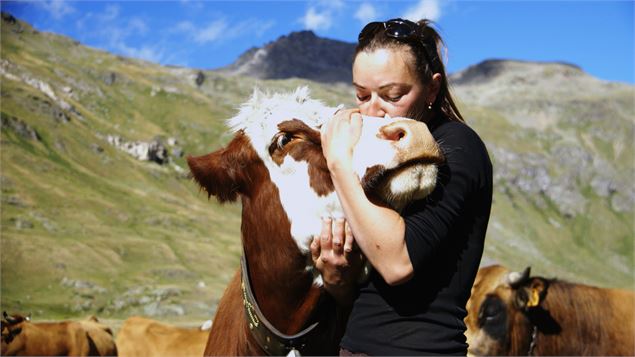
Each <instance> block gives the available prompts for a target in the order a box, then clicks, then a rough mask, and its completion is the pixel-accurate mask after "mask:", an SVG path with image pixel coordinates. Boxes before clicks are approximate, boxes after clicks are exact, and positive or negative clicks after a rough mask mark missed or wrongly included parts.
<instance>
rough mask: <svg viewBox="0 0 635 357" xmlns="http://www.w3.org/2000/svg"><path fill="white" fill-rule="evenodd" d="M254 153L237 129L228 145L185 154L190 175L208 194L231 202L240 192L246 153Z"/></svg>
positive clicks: (247, 155)
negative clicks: (194, 153) (194, 155)
mask: <svg viewBox="0 0 635 357" xmlns="http://www.w3.org/2000/svg"><path fill="white" fill-rule="evenodd" d="M249 150H251V152H253V149H251V145H250V144H249V140H248V139H247V138H246V136H245V135H244V133H243V132H242V131H241V132H238V133H237V134H236V136H235V137H234V139H233V140H232V141H231V142H230V143H229V144H228V145H227V147H225V148H222V149H219V150H217V151H215V152H213V153H211V154H207V155H203V156H197V157H193V156H188V157H187V164H188V166H189V167H190V172H191V174H192V177H193V178H194V179H195V180H196V182H198V184H199V185H201V187H202V188H203V189H205V191H207V194H208V196H215V197H216V199H218V201H219V202H221V203H223V202H226V201H230V202H233V201H235V200H236V198H237V197H238V194H240V193H243V192H242V188H243V187H244V181H245V180H244V176H245V175H246V173H245V167H247V166H248V165H249V162H248V161H249V160H250V159H249V156H253V155H255V154H251V153H250V152H249Z"/></svg>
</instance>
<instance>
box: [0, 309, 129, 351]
mask: <svg viewBox="0 0 635 357" xmlns="http://www.w3.org/2000/svg"><path fill="white" fill-rule="evenodd" d="M2 355H3V356H116V355H117V348H116V346H115V341H114V340H113V337H112V331H111V330H110V328H108V327H107V326H105V325H103V324H101V323H99V321H98V320H97V318H95V317H90V318H89V319H87V320H84V321H61V322H39V323H33V322H31V321H30V320H29V319H26V318H24V316H21V315H15V316H9V315H8V314H7V313H6V312H4V313H3V319H2Z"/></svg>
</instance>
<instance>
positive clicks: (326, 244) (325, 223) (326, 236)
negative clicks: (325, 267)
mask: <svg viewBox="0 0 635 357" xmlns="http://www.w3.org/2000/svg"><path fill="white" fill-rule="evenodd" d="M331 223H332V219H331V218H322V231H321V232H320V250H321V254H322V260H324V261H326V257H325V256H324V254H323V253H325V252H329V251H330V250H331V249H332V237H331V234H332V233H331V232H332V224H331Z"/></svg>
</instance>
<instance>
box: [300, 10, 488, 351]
mask: <svg viewBox="0 0 635 357" xmlns="http://www.w3.org/2000/svg"><path fill="white" fill-rule="evenodd" d="M442 45H443V43H442V40H441V38H440V36H439V35H438V33H437V32H436V31H435V30H434V29H433V28H432V27H431V26H430V23H429V22H428V21H427V20H422V21H419V22H418V23H414V22H411V21H407V20H401V19H394V20H390V21H386V22H373V23H370V24H368V25H367V26H366V27H364V29H363V30H362V31H361V33H360V34H359V43H358V45H357V49H356V52H355V57H354V62H353V85H354V87H355V90H356V92H357V104H358V106H359V108H358V109H349V110H342V111H340V112H338V113H337V114H336V116H335V117H334V118H332V119H331V120H330V121H329V122H328V123H327V124H326V125H325V126H324V127H323V128H322V145H323V152H324V156H325V157H326V159H327V162H328V166H329V169H330V171H331V177H332V179H333V184H334V186H335V190H336V191H337V194H338V197H339V199H340V201H341V203H342V206H343V209H344V212H345V215H346V220H347V221H346V222H345V221H344V220H337V221H334V222H332V221H331V220H329V219H326V220H325V221H324V224H323V229H322V233H321V235H320V237H315V239H314V240H313V243H312V245H311V251H312V255H313V259H314V262H315V264H316V266H317V268H318V269H319V270H320V271H321V272H322V275H323V278H324V282H325V288H326V289H327V291H329V292H330V293H331V294H332V295H333V296H334V297H335V298H336V299H337V300H339V301H340V302H342V303H344V302H346V301H353V306H352V311H351V315H350V318H349V320H348V325H347V328H346V333H345V335H344V337H343V339H342V342H341V351H340V352H341V354H342V355H351V354H353V355H355V354H370V355H422V354H434V355H441V354H448V355H465V354H466V353H467V344H466V342H465V337H464V335H463V332H464V331H465V325H464V323H463V319H464V317H465V315H466V310H465V304H466V302H467V299H468V298H469V295H470V290H471V287H472V283H473V282H474V278H475V276H476V272H477V270H478V266H479V262H480V259H481V255H482V252H483V242H484V239H485V231H486V229H487V222H488V220H489V214H490V208H491V202H492V167H491V162H490V160H489V157H488V154H487V151H486V148H485V145H484V144H483V142H482V141H481V139H480V138H479V137H478V135H477V134H476V133H475V132H474V131H473V130H471V129H470V128H469V127H468V126H467V125H466V124H465V123H464V122H463V119H462V117H461V114H460V113H459V110H458V108H457V107H456V105H455V104H454V101H453V99H452V97H451V95H450V92H449V90H448V82H447V77H446V73H445V69H444V65H443V62H442V61H441V56H440V47H441V46H442ZM360 113H361V114H364V115H369V116H378V117H383V116H385V115H390V116H391V117H396V116H404V117H410V118H415V119H417V120H421V121H424V122H425V123H426V124H427V125H428V127H429V128H430V131H431V132H432V135H433V136H434V138H435V139H436V140H437V142H438V143H439V144H440V146H441V148H442V150H443V152H444V155H445V158H446V163H445V164H444V165H442V166H441V167H440V168H439V175H438V183H437V187H436V189H435V191H434V192H433V193H432V194H431V195H430V196H429V197H427V198H426V199H424V200H421V201H417V202H414V203H412V204H410V205H409V206H408V207H406V209H405V210H404V211H403V212H401V213H397V212H395V211H393V210H391V209H388V208H385V207H380V206H377V205H375V204H373V203H372V202H370V201H369V200H368V199H367V198H366V196H365V194H364V192H363V190H362V187H361V185H360V182H359V178H358V177H357V176H356V175H355V174H354V173H353V169H352V147H353V145H354V143H355V142H356V141H357V140H358V138H359V133H360V127H361V116H360V115H359V114H360ZM353 237H354V238H353ZM353 241H354V243H353ZM356 246H358V247H359V249H361V251H362V252H363V253H364V255H365V256H366V258H367V259H368V260H369V261H370V262H371V263H372V265H373V267H374V270H373V273H372V274H371V276H370V279H369V280H368V281H367V282H366V283H364V285H362V286H361V287H358V286H357V285H356V282H355V280H354V276H356V274H357V271H359V267H360V263H359V259H358V256H359V254H358V253H357V252H356V249H355V248H356Z"/></svg>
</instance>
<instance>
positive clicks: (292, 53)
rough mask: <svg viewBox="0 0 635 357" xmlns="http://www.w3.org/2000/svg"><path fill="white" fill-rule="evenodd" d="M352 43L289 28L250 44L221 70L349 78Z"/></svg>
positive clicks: (324, 80)
mask: <svg viewBox="0 0 635 357" xmlns="http://www.w3.org/2000/svg"><path fill="white" fill-rule="evenodd" d="M354 51H355V44H352V43H346V42H342V41H337V40H331V39H326V38H320V37H317V36H316V35H315V34H314V33H313V31H299V32H292V33H290V34H289V35H286V36H281V37H280V38H278V39H277V40H276V41H273V42H270V43H268V44H266V45H264V46H263V47H260V48H256V47H254V48H251V49H249V50H248V51H247V52H245V53H243V54H242V55H241V56H240V57H239V58H238V60H236V62H234V63H233V64H231V65H229V66H228V67H226V68H223V69H221V72H223V73H228V74H233V75H246V76H251V77H255V78H260V79H284V78H304V79H309V80H312V81H316V82H322V83H334V82H342V83H346V84H349V83H351V80H352V74H351V64H352V59H353V53H354Z"/></svg>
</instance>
